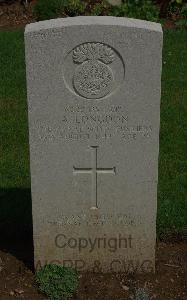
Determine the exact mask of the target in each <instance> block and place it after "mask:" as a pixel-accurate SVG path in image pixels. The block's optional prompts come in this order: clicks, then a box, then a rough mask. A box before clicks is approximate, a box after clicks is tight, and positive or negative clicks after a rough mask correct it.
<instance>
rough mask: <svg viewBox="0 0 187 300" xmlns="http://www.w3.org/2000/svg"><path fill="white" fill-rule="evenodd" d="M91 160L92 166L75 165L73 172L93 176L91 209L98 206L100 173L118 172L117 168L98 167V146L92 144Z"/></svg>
mask: <svg viewBox="0 0 187 300" xmlns="http://www.w3.org/2000/svg"><path fill="white" fill-rule="evenodd" d="M90 149H91V160H92V167H91V168H76V167H73V173H74V174H75V175H76V174H91V176H92V204H93V205H92V207H91V209H97V208H98V196H97V180H98V178H97V177H98V176H97V175H98V174H103V175H107V174H114V175H115V174H116V168H115V167H113V168H98V166H97V154H98V151H97V150H98V146H91V147H90Z"/></svg>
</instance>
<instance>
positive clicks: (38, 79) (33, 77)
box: [25, 17, 162, 272]
mask: <svg viewBox="0 0 187 300" xmlns="http://www.w3.org/2000/svg"><path fill="white" fill-rule="evenodd" d="M25 44H26V65H27V87H28V109H29V133H30V162H31V179H32V201H33V226H34V246H35V265H36V267H37V266H39V265H40V263H41V264H42V265H43V264H45V263H55V262H56V263H60V264H64V265H69V266H73V267H77V269H79V270H91V271H102V272H108V271H109V272H112V271H124V272H132V271H135V272H136V271H137V272H144V271H152V270H154V261H155V234H156V229H155V228H156V227H155V224H156V203H157V177H158V152H159V115H160V112H159V110H160V79H161V51H162V30H161V26H160V25H159V24H156V23H150V22H146V21H140V20H133V19H126V18H115V17H76V18H67V19H57V20H50V21H45V22H39V23H35V24H30V25H28V26H27V27H26V31H25Z"/></svg>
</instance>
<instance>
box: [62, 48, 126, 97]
mask: <svg viewBox="0 0 187 300" xmlns="http://www.w3.org/2000/svg"><path fill="white" fill-rule="evenodd" d="M63 75H64V81H65V84H66V87H67V88H68V89H69V90H70V91H71V92H72V93H73V94H74V95H76V96H79V97H82V98H85V99H90V100H92V99H93V100H94V99H95V100H97V99H98V100H100V99H102V98H107V97H109V96H110V95H111V94H112V93H113V92H114V91H116V90H117V88H118V87H120V86H121V84H122V82H123V81H124V77H125V65H124V62H123V59H122V57H121V55H120V54H119V53H118V52H117V51H116V49H114V48H112V47H111V46H109V45H106V44H103V43H100V42H86V43H82V44H80V45H77V46H76V47H74V48H73V49H72V50H70V51H69V52H68V54H67V56H66V57H65V60H64V64H63ZM77 99H78V98H77Z"/></svg>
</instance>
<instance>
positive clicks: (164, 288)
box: [0, 241, 187, 300]
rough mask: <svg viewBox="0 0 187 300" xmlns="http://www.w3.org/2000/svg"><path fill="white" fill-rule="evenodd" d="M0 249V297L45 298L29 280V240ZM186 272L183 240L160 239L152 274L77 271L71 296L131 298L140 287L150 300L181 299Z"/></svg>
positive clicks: (0, 299) (186, 296)
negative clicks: (75, 283)
mask: <svg viewBox="0 0 187 300" xmlns="http://www.w3.org/2000/svg"><path fill="white" fill-rule="evenodd" d="M1 242H2V241H1ZM0 249H1V250H0V300H9V299H10V300H11V299H20V300H21V299H29V300H39V299H46V297H45V296H43V295H41V294H39V293H38V292H37V290H36V288H35V286H34V283H33V278H34V273H33V247H32V242H25V241H24V243H23V242H22V243H19V245H16V244H15V243H12V244H11V243H6V244H5V243H4V245H3V246H2V245H1V246H0ZM186 275H187V243H185V242H183V243H182V242H181V243H169V244H166V243H163V242H160V243H159V244H158V246H157V259H156V274H143V275H128V276H127V275H126V274H124V273H120V274H97V273H95V274H94V273H92V274H91V273H86V274H80V285H79V288H78V290H77V291H76V294H75V295H74V297H73V300H104V299H106V300H125V299H129V300H130V299H134V298H133V295H134V292H135V289H136V288H141V287H143V288H144V289H145V291H146V292H147V293H148V295H149V297H150V300H151V299H156V300H175V299H178V300H185V299H187V294H186V290H187V282H186V281H185V276H186Z"/></svg>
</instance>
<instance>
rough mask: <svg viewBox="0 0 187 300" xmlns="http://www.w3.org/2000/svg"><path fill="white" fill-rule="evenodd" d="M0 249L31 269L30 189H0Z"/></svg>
mask: <svg viewBox="0 0 187 300" xmlns="http://www.w3.org/2000/svg"><path fill="white" fill-rule="evenodd" d="M0 250H2V251H4V252H8V253H10V254H12V255H14V256H15V257H16V258H18V259H19V260H21V261H23V262H24V263H25V265H26V266H27V267H29V268H31V269H33V240H32V205H31V191H30V189H16V188H15V189H11V188H10V189H1V190H0Z"/></svg>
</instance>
